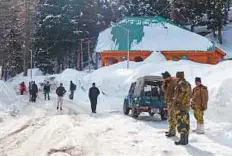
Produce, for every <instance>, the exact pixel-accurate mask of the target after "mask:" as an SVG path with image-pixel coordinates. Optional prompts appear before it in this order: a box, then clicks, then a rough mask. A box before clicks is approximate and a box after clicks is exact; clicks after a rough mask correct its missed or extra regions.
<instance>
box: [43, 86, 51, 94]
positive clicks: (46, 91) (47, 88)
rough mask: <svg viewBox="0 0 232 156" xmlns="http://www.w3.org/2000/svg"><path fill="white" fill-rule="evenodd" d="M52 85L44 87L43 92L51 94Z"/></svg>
mask: <svg viewBox="0 0 232 156" xmlns="http://www.w3.org/2000/svg"><path fill="white" fill-rule="evenodd" d="M50 86H51V85H50V84H46V85H45V86H44V89H43V91H44V93H49V92H50V90H51V89H50V88H51V87H50Z"/></svg>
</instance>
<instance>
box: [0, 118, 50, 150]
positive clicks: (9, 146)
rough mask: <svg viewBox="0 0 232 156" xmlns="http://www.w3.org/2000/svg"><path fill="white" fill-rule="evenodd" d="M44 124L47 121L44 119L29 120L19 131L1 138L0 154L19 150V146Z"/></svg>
mask: <svg viewBox="0 0 232 156" xmlns="http://www.w3.org/2000/svg"><path fill="white" fill-rule="evenodd" d="M46 122H47V119H44V118H35V119H31V120H29V121H28V122H27V123H26V124H24V125H23V126H21V127H20V128H19V129H17V130H15V131H13V132H11V133H9V134H8V135H6V136H5V137H3V138H1V140H0V153H2V154H4V153H5V152H9V151H11V150H15V149H18V148H20V146H21V144H23V143H24V142H25V141H26V140H27V139H28V138H29V137H30V136H31V135H32V134H33V133H34V132H35V131H39V130H40V128H41V127H43V126H44V125H45V123H46Z"/></svg>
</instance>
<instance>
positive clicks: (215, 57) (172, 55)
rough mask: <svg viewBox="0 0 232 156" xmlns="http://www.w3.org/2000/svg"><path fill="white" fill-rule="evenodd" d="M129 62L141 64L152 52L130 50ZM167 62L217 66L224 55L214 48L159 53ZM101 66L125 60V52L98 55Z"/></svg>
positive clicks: (108, 52) (115, 51) (107, 52)
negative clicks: (189, 62) (210, 49)
mask: <svg viewBox="0 0 232 156" xmlns="http://www.w3.org/2000/svg"><path fill="white" fill-rule="evenodd" d="M129 53H130V55H129V56H130V61H135V62H141V61H143V60H144V59H146V58H147V57H148V56H150V54H151V53H152V51H149V50H131V51H130V52H129ZM161 53H162V54H163V55H164V56H165V58H166V59H167V60H173V61H179V60H191V61H194V62H199V63H205V64H217V63H218V62H220V61H221V60H222V59H223V58H224V57H225V55H226V54H225V53H224V52H223V51H222V50H221V49H219V48H216V49H215V50H214V51H184V50H176V51H174V50H172V51H162V52H161ZM100 56H101V64H102V66H109V65H112V64H115V63H118V62H122V61H125V60H127V51H118V50H109V51H103V52H101V53H100Z"/></svg>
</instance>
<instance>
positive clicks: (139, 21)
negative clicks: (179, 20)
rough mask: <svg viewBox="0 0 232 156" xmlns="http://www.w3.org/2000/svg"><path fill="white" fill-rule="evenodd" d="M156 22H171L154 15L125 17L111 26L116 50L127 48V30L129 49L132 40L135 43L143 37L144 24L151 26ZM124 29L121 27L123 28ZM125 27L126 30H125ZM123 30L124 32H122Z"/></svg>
mask: <svg viewBox="0 0 232 156" xmlns="http://www.w3.org/2000/svg"><path fill="white" fill-rule="evenodd" d="M157 23H161V24H164V23H171V24H174V23H173V22H171V21H170V20H168V19H165V18H163V17H160V16H156V17H125V18H124V19H122V20H121V21H120V22H119V23H117V24H116V25H115V26H113V27H112V31H111V34H112V35H113V38H112V39H113V41H114V42H116V44H115V45H117V46H118V47H114V49H117V50H128V31H127V30H129V32H130V33H129V46H130V47H129V49H131V44H132V42H136V43H137V44H138V43H140V42H141V41H142V38H143V37H144V26H151V25H152V24H157ZM122 27H123V28H124V29H123V28H122ZM126 29H127V30H126ZM122 32H124V33H122Z"/></svg>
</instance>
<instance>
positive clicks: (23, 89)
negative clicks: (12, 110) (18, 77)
mask: <svg viewBox="0 0 232 156" xmlns="http://www.w3.org/2000/svg"><path fill="white" fill-rule="evenodd" d="M20 91H21V92H24V91H26V86H25V84H24V83H21V84H20Z"/></svg>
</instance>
